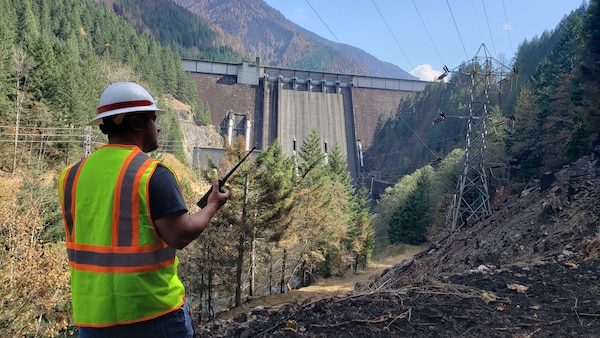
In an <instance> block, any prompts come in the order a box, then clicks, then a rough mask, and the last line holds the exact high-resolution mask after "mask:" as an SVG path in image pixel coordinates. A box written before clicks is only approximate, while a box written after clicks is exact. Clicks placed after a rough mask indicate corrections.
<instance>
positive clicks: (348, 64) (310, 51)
mask: <svg viewBox="0 0 600 338" xmlns="http://www.w3.org/2000/svg"><path fill="white" fill-rule="evenodd" d="M174 2H175V3H177V4H179V5H181V6H183V7H185V8H187V9H189V10H190V11H191V12H192V13H194V14H196V15H198V16H199V17H201V18H202V19H203V20H205V21H207V22H208V23H209V24H210V25H211V26H213V27H214V28H216V29H215V30H216V31H217V34H221V37H220V38H219V39H220V40H221V41H237V43H239V44H240V46H235V45H236V43H235V42H234V43H232V45H230V47H231V48H233V49H234V50H237V51H238V52H240V50H239V47H243V49H244V50H245V51H246V53H243V52H242V53H240V54H247V55H249V56H251V55H254V56H258V57H260V59H261V63H263V64H266V65H268V66H272V67H282V68H294V69H306V70H313V71H325V72H339V73H346V74H356V75H371V76H378V77H391V78H399V79H410V80H418V79H417V78H416V77H414V76H412V75H410V74H409V73H407V72H406V71H404V70H402V69H401V68H399V67H397V66H396V65H393V64H391V63H389V62H384V61H381V60H379V59H377V58H376V57H374V56H373V55H371V54H369V53H367V52H365V51H363V50H361V49H359V48H357V47H353V46H350V45H346V44H343V43H337V42H333V41H329V40H327V39H325V38H322V37H320V36H318V35H317V34H315V33H312V32H310V31H308V30H306V29H304V28H302V27H300V26H298V25H297V24H295V23H293V22H291V21H289V20H288V19H286V18H285V17H284V16H283V15H282V14H281V13H280V12H279V11H277V10H275V9H274V8H272V7H270V6H269V5H268V4H267V3H265V2H264V1H262V0H174ZM224 34H227V35H229V36H225V35H224ZM236 47H237V48H236Z"/></svg>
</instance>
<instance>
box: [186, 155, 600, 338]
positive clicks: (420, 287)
mask: <svg viewBox="0 0 600 338" xmlns="http://www.w3.org/2000/svg"><path fill="white" fill-rule="evenodd" d="M546 178H548V180H543V181H542V183H541V184H540V181H535V182H532V184H531V185H530V188H528V189H526V190H524V191H523V192H521V194H520V195H519V196H511V197H509V198H507V200H506V201H505V202H504V203H503V204H502V205H501V206H499V207H498V208H497V210H495V212H494V213H493V214H492V215H491V216H490V217H488V218H487V219H484V220H482V221H480V222H477V223H474V224H471V225H469V226H464V227H462V228H461V229H459V230H456V231H454V232H449V233H447V234H445V235H443V236H442V237H441V239H440V240H438V241H437V242H435V243H433V244H432V245H431V246H430V248H429V250H426V251H424V252H422V253H421V254H418V255H416V256H415V257H414V258H413V259H411V260H409V261H405V262H404V263H402V264H399V265H396V266H394V267H393V268H390V269H388V270H386V271H384V272H383V273H382V274H381V275H379V276H373V277H372V278H371V279H370V280H369V282H368V283H364V284H361V285H356V287H355V289H354V290H353V291H351V292H349V293H347V294H345V295H343V296H336V297H330V298H326V299H322V300H318V301H310V302H304V303H291V304H289V305H286V306H283V307H278V308H277V309H270V308H262V307H260V308H256V309H254V310H252V311H249V312H247V313H243V314H240V315H237V316H236V317H234V318H232V319H229V320H215V321H212V322H209V323H205V324H204V325H202V326H201V327H199V328H198V330H197V334H198V336H202V337H206V336H209V337H484V336H485V337H598V336H600V163H599V161H598V160H597V159H593V158H592V157H584V158H581V159H580V160H578V161H577V162H574V163H572V164H571V165H569V166H565V167H563V168H562V169H561V170H559V171H557V172H556V173H553V174H551V175H547V176H546Z"/></svg>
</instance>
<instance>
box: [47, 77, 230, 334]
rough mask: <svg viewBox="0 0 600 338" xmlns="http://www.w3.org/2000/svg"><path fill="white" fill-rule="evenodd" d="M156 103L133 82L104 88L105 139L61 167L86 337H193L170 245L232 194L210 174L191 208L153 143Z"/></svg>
mask: <svg viewBox="0 0 600 338" xmlns="http://www.w3.org/2000/svg"><path fill="white" fill-rule="evenodd" d="M163 113H164V110H162V109H159V108H158V107H156V103H155V101H154V99H153V98H152V96H151V95H150V93H148V91H147V90H146V89H144V88H143V87H141V86H139V85H138V84H135V83H131V82H119V83H115V84H113V85H111V86H109V87H107V88H106V89H105V90H104V92H103V93H102V96H101V97H100V102H99V104H98V109H97V115H96V117H95V118H94V119H93V120H92V121H90V122H89V125H99V126H100V129H101V130H102V132H103V133H104V134H106V135H107V136H108V144H106V145H104V146H102V147H101V148H100V149H98V150H97V151H96V152H94V153H93V154H91V155H90V156H88V157H86V158H84V159H82V160H80V161H79V162H77V163H75V164H74V165H72V166H70V167H68V168H66V169H64V170H63V171H62V173H61V175H60V178H59V187H58V190H59V196H60V202H61V205H62V211H63V218H64V224H65V231H66V240H67V253H68V259H69V265H70V269H71V291H72V304H73V320H74V323H75V325H76V326H78V328H79V335H80V337H82V338H85V337H111V338H114V337H127V338H137V337H144V338H147V337H192V336H193V333H194V330H193V326H192V323H191V316H190V311H189V305H188V303H187V302H186V301H185V297H184V287H183V284H182V283H181V281H180V280H179V278H178V276H177V265H178V259H177V257H176V256H175V250H176V249H182V248H184V247H185V246H187V245H188V244H189V243H190V242H191V241H193V240H194V239H196V238H197V237H198V236H199V235H200V233H202V231H203V230H204V229H205V228H206V227H207V226H208V225H209V223H210V221H211V219H212V217H213V216H214V214H215V213H216V212H217V210H219V208H220V207H221V206H222V205H223V204H225V202H226V201H227V200H228V198H229V191H227V189H224V188H219V181H218V180H215V181H214V182H212V183H213V184H212V185H213V189H212V193H211V194H210V196H209V198H208V202H207V205H206V206H205V207H204V208H202V209H201V210H200V211H198V212H196V213H194V214H190V213H188V209H187V207H186V204H185V202H184V199H183V197H182V193H181V187H180V185H179V181H178V179H177V177H176V176H175V174H174V173H173V171H172V170H171V169H169V168H168V167H166V166H165V165H163V164H162V163H160V162H159V161H157V160H155V159H152V158H151V157H149V156H148V155H147V154H146V153H147V152H150V151H152V150H155V149H156V148H157V147H158V141H157V137H158V133H159V132H160V130H161V128H160V126H159V125H158V124H157V123H156V117H157V115H160V114H163Z"/></svg>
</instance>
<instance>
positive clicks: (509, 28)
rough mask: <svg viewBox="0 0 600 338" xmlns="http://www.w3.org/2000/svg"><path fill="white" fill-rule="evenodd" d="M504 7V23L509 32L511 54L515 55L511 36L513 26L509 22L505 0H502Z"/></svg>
mask: <svg viewBox="0 0 600 338" xmlns="http://www.w3.org/2000/svg"><path fill="white" fill-rule="evenodd" d="M502 9H503V10H504V25H505V29H506V32H507V33H508V43H509V45H510V54H511V55H514V54H515V51H514V50H513V46H512V40H511V38H510V31H511V27H510V25H509V24H508V18H507V17H506V6H504V0H502Z"/></svg>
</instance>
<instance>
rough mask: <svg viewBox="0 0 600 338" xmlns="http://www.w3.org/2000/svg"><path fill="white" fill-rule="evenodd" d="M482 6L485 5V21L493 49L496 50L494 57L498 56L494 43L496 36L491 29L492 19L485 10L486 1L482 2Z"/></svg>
mask: <svg viewBox="0 0 600 338" xmlns="http://www.w3.org/2000/svg"><path fill="white" fill-rule="evenodd" d="M481 4H482V5H483V13H484V14H485V21H486V22H487V26H488V31H489V32H490V39H491V40H492V48H493V49H494V55H496V56H497V55H498V53H497V52H496V44H495V43H494V36H493V35H492V29H491V27H490V19H489V18H488V15H487V10H486V9H485V1H483V0H481Z"/></svg>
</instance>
